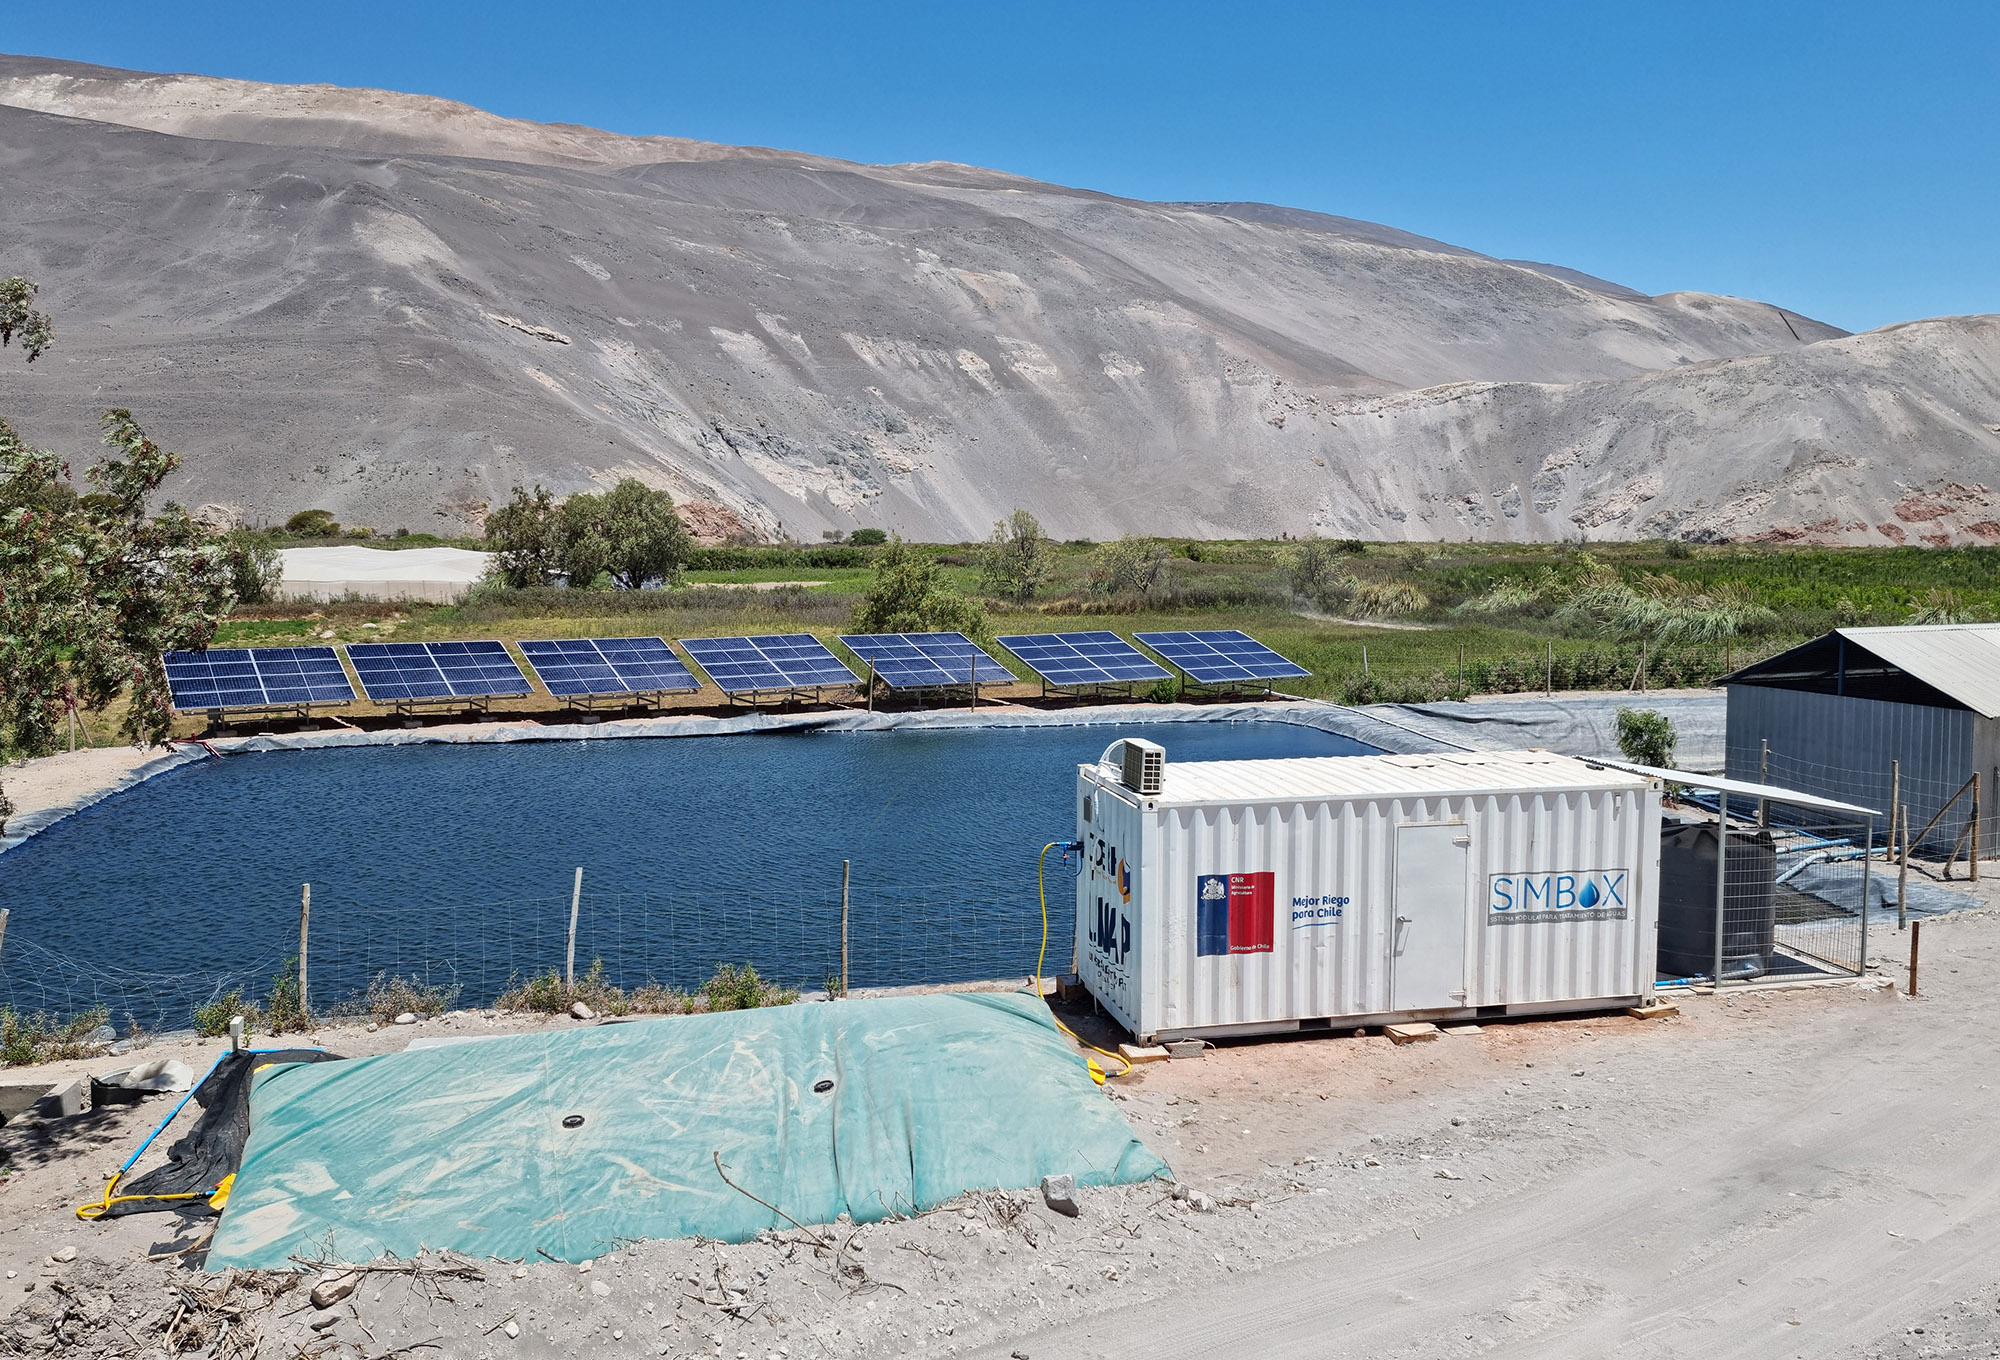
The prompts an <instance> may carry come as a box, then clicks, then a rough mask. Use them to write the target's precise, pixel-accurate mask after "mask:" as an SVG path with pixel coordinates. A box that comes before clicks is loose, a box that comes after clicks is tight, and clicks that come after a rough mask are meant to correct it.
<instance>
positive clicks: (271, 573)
mask: <svg viewBox="0 0 2000 1360" xmlns="http://www.w3.org/2000/svg"><path fill="white" fill-rule="evenodd" d="M222 550H223V552H224V554H225V555H226V556H227V557H228V560H229V576H230V591H231V593H232V594H234V595H235V596H236V602H237V603H238V604H264V603H266V602H267V601H270V600H273V599H275V598H277V591H278V585H279V583H280V582H282V581H283V580H284V579H285V559H284V558H282V557H280V556H278V543H277V540H276V538H274V537H273V536H272V535H270V534H267V533H261V532H259V531H258V530H255V529H235V530H232V531H230V533H229V535H228V536H227V537H226V538H224V539H223V543H222Z"/></svg>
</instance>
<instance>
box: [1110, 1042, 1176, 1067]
mask: <svg viewBox="0 0 2000 1360" xmlns="http://www.w3.org/2000/svg"><path fill="white" fill-rule="evenodd" d="M1118 1056H1119V1057H1121V1058H1123V1059H1124V1060H1125V1061H1126V1062H1128V1063H1131V1064H1132V1065H1133V1066H1134V1067H1137V1066H1138V1065H1139V1064H1140V1063H1149V1062H1165V1061H1166V1060H1167V1059H1168V1058H1170V1057H1172V1056H1173V1055H1172V1054H1171V1053H1169V1052H1167V1050H1166V1049H1164V1048H1162V1047H1160V1046H1159V1045H1158V1044H1151V1045H1145V1044H1120V1045H1118Z"/></svg>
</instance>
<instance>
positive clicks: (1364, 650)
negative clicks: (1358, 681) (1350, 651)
mask: <svg viewBox="0 0 2000 1360" xmlns="http://www.w3.org/2000/svg"><path fill="white" fill-rule="evenodd" d="M1361 678H1362V679H1363V680H1366V679H1367V678H1368V644H1367V643H1365V642H1364V643H1362V644H1361Z"/></svg>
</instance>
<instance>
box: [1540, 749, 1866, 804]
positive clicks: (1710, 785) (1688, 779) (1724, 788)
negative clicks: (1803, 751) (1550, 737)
mask: <svg viewBox="0 0 2000 1360" xmlns="http://www.w3.org/2000/svg"><path fill="white" fill-rule="evenodd" d="M1579 758H1580V759H1584V763H1585V764H1588V765H1603V766H1605V767H1606V768H1608V769H1613V770H1624V771H1625V772H1627V773H1628V774H1642V775H1645V776H1646V777H1647V778H1648V779H1664V780H1666V781H1668V782H1669V783H1673V784H1685V785H1687V786H1688V787H1689V788H1691V789H1714V790H1715V791H1716V792H1717V793H1728V794H1736V795H1740V796H1742V797H1744V798H1763V799H1767V800H1769V801H1770V802H1773V803H1789V804H1791V805H1792V806H1793V807H1804V808H1811V809H1813V810H1814V811H1815V812H1842V813H1846V814H1847V815H1849V816H1852V817H1880V816H1881V815H1882V814H1881V813H1879V812H1877V811H1876V810H1875V809H1874V808H1865V807H1857V806H1856V805H1854V804H1853V803H1841V802H1836V801H1835V800H1834V799H1831V798H1822V797H1820V796H1819V795H1818V794H1816V793H1802V792H1800V791H1799V790H1798V789H1787V788H1781V787H1779V786H1778V785H1776V784H1756V783H1752V782H1751V781H1749V780H1747V779H1724V778H1722V777H1721V776H1719V775H1712V774H1690V773H1689V772H1688V771H1686V770H1663V769H1661V768H1660V767H1659V766H1657V765H1635V764H1633V763H1632V762H1631V761H1629V760H1606V759H1605V758H1603V757H1601V756H1591V757H1588V758H1583V757H1579Z"/></svg>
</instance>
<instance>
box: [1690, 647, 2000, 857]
mask: <svg viewBox="0 0 2000 1360" xmlns="http://www.w3.org/2000/svg"><path fill="white" fill-rule="evenodd" d="M1722 683H1723V685H1724V686H1725V687H1727V689H1728V692H1729V737H1728V742H1729V749H1728V761H1727V767H1726V768H1727V772H1728V774H1729V776H1730V777H1731V778H1734V779H1750V780H1758V781H1760V782H1765V783H1780V784H1785V785H1787V786H1789V787H1791V788H1794V789H1800V790H1804V791H1807V792H1811V793H1817V794H1820V795H1822V796H1823V797H1827V798H1835V799H1840V800H1843V801H1846V802H1850V803H1860V804H1864V805H1867V806H1870V807H1879V808H1884V809H1887V808H1889V807H1890V806H1891V804H1892V802H1898V801H1899V802H1901V803H1902V804H1903V805H1904V806H1905V807H1907V808H1908V809H1909V815H1910V818H1911V823H1912V832H1913V834H1917V833H1922V832H1923V828H1924V827H1925V826H1926V825H1927V824H1929V823H1931V821H1932V819H1933V818H1936V819H1937V820H1936V824H1935V825H1934V826H1931V828H1930V830H1929V832H1928V833H1927V834H1923V839H1922V842H1921V848H1927V849H1930V850H1934V851H1948V850H1950V849H1952V847H1954V846H1955V845H1958V844H1959V843H1960V842H1961V841H1962V840H1965V841H1969V840H1970V836H1969V835H1968V832H1969V829H1970V828H1969V823H1970V821H1971V819H1972V816H1973V808H1974V806H1975V802H1974V795H1975V792H1976V794H1977V797H1978V801H1977V806H1978V808H1979V817H1980V821H1981V823H1982V824H1981V825H1980V827H1979V840H1980V842H1981V845H1982V848H1983V849H1984V850H1985V852H1986V853H1991V848H1992V847H1993V845H1994V844H1995V840H1994V834H1995V829H1996V825H1995V817H1994V791H1995V788H1994V786H1995V782H1996V777H2000V624H1995V623H1969V624H1921V625H1909V626H1904V627H1892V628H1839V629H1835V630H1834V631H1833V632H1831V633H1828V634H1826V635H1825V636H1824V637H1819V638H1815V639H1814V640H1813V641H1811V642H1808V643H1805V644H1803V645H1801V646H1798V647H1794V648H1792V649H1791V650H1790V651H1788V652H1782V653H1780V654H1779V655H1777V656H1774V657H1772V658H1770V659H1769V660H1767V661H1760V662H1758V663H1757V664H1756V665H1754V666H1746V667H1744V668H1743V669H1742V670H1739V671H1737V672H1736V673H1735V674H1733V675H1729V676H1726V677H1724V678H1723V681H1722ZM1974 775H1979V776H1980V779H1979V781H1978V785H1977V787H1976V790H1975V789H1973V788H1968V787H1967V785H1968V784H1970V783H1971V782H1972V779H1973V776H1974ZM1954 796H1956V802H1955V803H1953V799H1954ZM1948 805H1949V806H1948ZM1947 808H1948V810H1946V811H1944V812H1943V815H1942V816H1940V815H1939V811H1940V809H1947Z"/></svg>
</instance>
